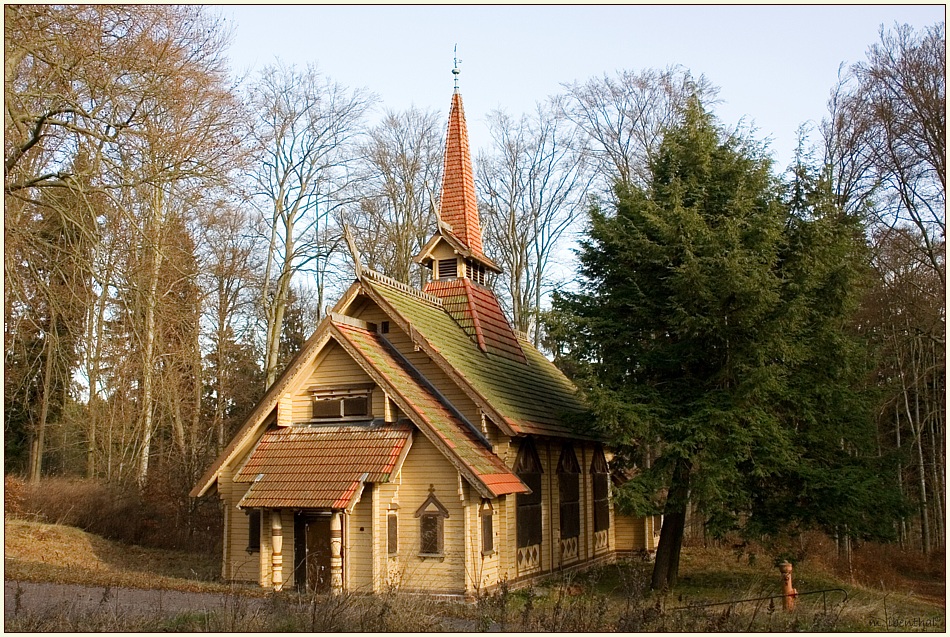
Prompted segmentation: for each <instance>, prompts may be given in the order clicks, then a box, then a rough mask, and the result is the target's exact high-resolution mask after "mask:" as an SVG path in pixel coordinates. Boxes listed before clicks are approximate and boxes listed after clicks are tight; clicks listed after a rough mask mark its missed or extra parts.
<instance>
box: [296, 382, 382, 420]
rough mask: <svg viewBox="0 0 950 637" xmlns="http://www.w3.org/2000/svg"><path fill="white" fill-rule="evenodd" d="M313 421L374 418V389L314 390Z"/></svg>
mask: <svg viewBox="0 0 950 637" xmlns="http://www.w3.org/2000/svg"><path fill="white" fill-rule="evenodd" d="M311 393H312V395H313V412H312V414H313V416H312V417H313V420H316V421H319V420H366V419H368V418H371V417H372V404H373V401H372V397H373V389H372V387H367V386H359V387H341V388H333V389H328V388H319V389H314V390H312V392H311Z"/></svg>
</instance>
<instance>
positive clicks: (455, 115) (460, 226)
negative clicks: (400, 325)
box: [414, 60, 501, 285]
mask: <svg viewBox="0 0 950 637" xmlns="http://www.w3.org/2000/svg"><path fill="white" fill-rule="evenodd" d="M452 73H453V75H454V76H455V88H454V90H453V92H452V106H451V108H450V109H449V123H448V128H447V130H446V135H445V157H444V159H443V170H442V191H441V196H440V199H439V207H438V210H437V216H438V221H439V224H438V228H437V230H436V234H435V236H433V237H432V239H430V240H429V242H428V243H427V244H426V245H425V246H423V248H422V250H420V252H419V254H417V255H416V257H415V259H414V260H415V261H416V262H417V263H421V264H423V265H425V266H427V267H431V268H432V278H433V279H436V280H439V279H449V278H456V277H458V278H468V279H471V280H472V281H474V282H476V283H480V284H483V285H484V283H485V281H486V274H487V273H488V272H494V273H496V274H500V273H501V268H499V267H498V266H497V265H496V264H495V262H494V261H492V260H491V259H489V258H488V257H487V256H485V251H484V247H483V245H482V227H481V222H480V220H479V217H478V201H477V200H476V198H475V173H474V171H473V170H472V153H471V150H470V148H469V143H468V127H467V126H466V124H465V110H464V109H463V108H462V95H461V93H459V89H458V76H459V69H458V62H457V60H456V65H455V68H453V69H452Z"/></svg>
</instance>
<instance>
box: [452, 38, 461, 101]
mask: <svg viewBox="0 0 950 637" xmlns="http://www.w3.org/2000/svg"><path fill="white" fill-rule="evenodd" d="M453 53H454V55H453V56H452V63H453V65H454V66H453V68H452V75H454V76H455V90H456V91H458V90H459V73H461V71H460V70H459V64H461V63H462V60H460V59H459V55H458V54H459V45H458V44H456V45H455V49H453Z"/></svg>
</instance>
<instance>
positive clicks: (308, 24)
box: [214, 4, 945, 168]
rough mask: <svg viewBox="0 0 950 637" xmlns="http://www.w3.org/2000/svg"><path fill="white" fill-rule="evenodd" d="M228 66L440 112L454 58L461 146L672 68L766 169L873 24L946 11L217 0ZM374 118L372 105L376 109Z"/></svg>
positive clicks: (783, 155)
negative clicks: (709, 98) (702, 86)
mask: <svg viewBox="0 0 950 637" xmlns="http://www.w3.org/2000/svg"><path fill="white" fill-rule="evenodd" d="M214 10H215V11H216V12H217V13H218V14H219V15H220V16H221V17H222V18H224V19H225V21H226V23H227V24H228V26H229V27H230V28H231V29H232V30H233V43H232V46H231V49H230V52H229V58H230V61H231V67H232V71H234V72H235V73H236V74H242V73H249V74H250V77H253V76H254V74H255V73H257V72H259V71H260V70H261V69H262V68H263V67H264V66H266V65H268V64H271V63H273V62H275V61H276V60H278V59H279V60H280V61H281V62H283V63H285V64H296V65H298V66H300V67H303V66H305V65H306V64H308V63H310V64H315V65H316V66H317V67H318V68H319V69H320V70H321V72H323V73H324V74H325V75H326V76H328V77H329V78H331V79H333V80H334V81H336V82H339V83H340V84H342V85H344V86H347V87H349V88H366V89H368V90H370V91H372V92H374V93H376V94H377V95H378V96H379V98H380V106H381V109H382V108H387V109H392V110H396V111H401V110H404V109H407V108H409V107H410V106H416V107H419V108H421V109H424V110H428V109H432V110H435V111H436V112H438V113H441V114H442V115H443V116H444V117H445V118H447V117H448V110H449V102H450V99H451V95H452V87H453V76H452V68H453V58H454V56H455V55H456V54H455V48H456V47H457V57H458V59H459V60H460V63H459V68H460V70H461V74H460V77H459V87H460V90H461V93H462V97H463V102H464V105H465V114H466V120H467V122H468V128H469V136H470V139H471V144H472V148H473V156H474V155H476V154H477V151H478V149H480V148H486V147H487V145H488V142H489V136H488V131H487V125H486V122H485V116H486V114H487V113H488V112H490V111H491V110H493V109H503V110H506V111H508V112H509V113H510V114H512V115H515V116H517V115H520V114H522V113H528V112H530V111H531V110H533V108H534V105H535V103H536V102H538V101H540V100H543V99H544V98H545V97H547V96H549V95H554V94H557V93H561V92H563V88H562V84H564V83H573V82H584V81H586V80H587V79H590V78H592V77H602V76H603V75H605V74H607V75H614V74H615V73H616V72H617V71H619V70H623V69H629V70H635V71H639V70H642V69H645V68H666V67H668V66H670V65H675V64H678V65H682V66H683V67H685V68H686V69H688V70H689V71H690V72H691V73H692V74H693V75H694V76H699V75H705V76H706V78H707V79H708V80H710V81H711V82H712V83H713V84H714V85H716V86H718V87H719V88H720V93H719V97H720V100H721V102H720V103H719V104H718V105H716V106H715V107H714V112H715V114H716V115H717V116H718V117H719V119H720V120H721V122H722V123H723V125H725V126H726V127H728V128H732V127H734V126H735V125H736V124H738V123H739V122H740V120H742V121H743V122H744V123H745V124H751V125H753V126H754V127H755V129H756V133H755V136H756V138H757V139H760V140H764V139H769V140H771V141H770V147H771V149H772V151H773V154H774V157H775V160H776V163H777V166H778V167H779V168H784V167H785V166H787V165H788V164H789V163H790V162H791V160H792V157H793V153H794V149H795V145H796V139H797V131H798V128H799V127H800V126H801V125H802V124H806V123H808V122H818V121H820V120H821V118H822V117H823V116H824V115H825V113H826V110H827V107H826V104H827V100H828V96H829V93H830V91H831V89H832V87H833V86H834V84H835V82H836V81H837V78H838V73H839V68H840V66H841V64H842V63H844V64H851V63H854V62H858V61H861V60H863V59H864V58H865V52H866V51H867V49H868V47H869V46H870V45H872V44H874V43H875V42H877V41H878V39H879V29H880V27H881V25H884V26H885V27H893V26H894V25H895V24H896V23H901V24H903V23H907V24H910V25H911V26H913V27H914V28H915V29H917V30H921V29H922V28H924V27H926V26H929V25H932V24H935V23H937V22H939V21H942V20H945V5H943V4H940V5H937V4H931V5H906V4H904V5H897V4H894V5H835V6H822V5H798V6H789V5H782V6H777V5H776V6H769V5H744V6H743V5H690V6H684V5H653V6H637V5H598V6H589V5H588V6H583V5H519V6H506V5H492V6H474V5H468V6H443V5H414V6H398V5H384V6H380V5H375V6H365V5H364V6H360V5H335V6H326V5H280V6H262V5H243V6H240V5H227V6H218V7H216V8H214ZM380 112H381V111H380Z"/></svg>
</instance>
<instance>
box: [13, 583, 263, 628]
mask: <svg viewBox="0 0 950 637" xmlns="http://www.w3.org/2000/svg"><path fill="white" fill-rule="evenodd" d="M265 602H266V600H264V599H260V598H252V597H244V596H238V595H230V594H227V593H187V592H181V591H166V590H142V589H136V588H106V587H101V586H98V587H93V586H81V585H78V584H48V583H39V582H14V581H9V580H8V581H6V582H4V586H3V616H4V618H5V619H6V618H10V617H14V616H15V615H16V614H17V613H19V612H23V613H32V614H45V613H49V612H57V611H73V612H76V611H79V612H88V611H93V610H97V609H99V610H103V611H107V612H117V613H121V614H123V615H141V616H155V615H161V616H169V615H176V614H178V613H181V612H184V611H202V610H214V609H222V608H227V607H234V606H235V605H238V604H240V605H243V607H245V608H247V607H253V606H255V605H260V604H264V603H265Z"/></svg>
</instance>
